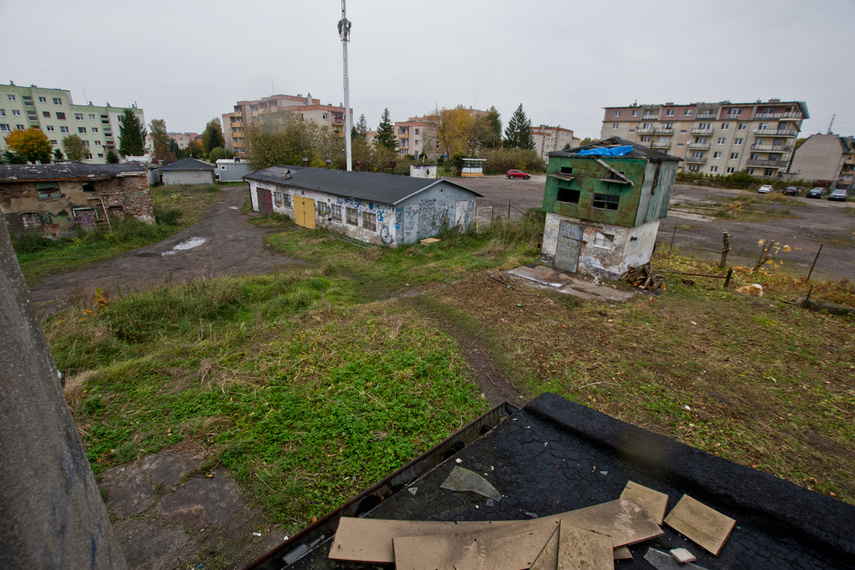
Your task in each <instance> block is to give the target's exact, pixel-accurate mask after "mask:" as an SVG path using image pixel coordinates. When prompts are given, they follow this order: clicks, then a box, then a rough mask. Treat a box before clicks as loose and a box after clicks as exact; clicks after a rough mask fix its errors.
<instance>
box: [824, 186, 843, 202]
mask: <svg viewBox="0 0 855 570" xmlns="http://www.w3.org/2000/svg"><path fill="white" fill-rule="evenodd" d="M828 199H829V200H839V201H840V202H845V201H846V190H844V189H843V188H838V189H837V190H832V191H831V194H829V195H828Z"/></svg>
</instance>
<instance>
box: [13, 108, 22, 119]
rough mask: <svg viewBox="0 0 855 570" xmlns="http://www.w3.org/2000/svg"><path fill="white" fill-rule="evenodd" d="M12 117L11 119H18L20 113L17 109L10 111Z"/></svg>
mask: <svg viewBox="0 0 855 570" xmlns="http://www.w3.org/2000/svg"><path fill="white" fill-rule="evenodd" d="M12 116H13V117H20V116H21V112H20V111H19V110H18V109H12Z"/></svg>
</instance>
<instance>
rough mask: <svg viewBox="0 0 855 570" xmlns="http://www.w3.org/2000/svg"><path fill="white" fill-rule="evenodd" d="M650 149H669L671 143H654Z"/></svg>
mask: <svg viewBox="0 0 855 570" xmlns="http://www.w3.org/2000/svg"><path fill="white" fill-rule="evenodd" d="M650 148H665V149H668V148H671V142H670V141H669V142H661V141H660V142H655V143H652V144H651V145H650Z"/></svg>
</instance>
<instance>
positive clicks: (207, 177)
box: [162, 170, 214, 185]
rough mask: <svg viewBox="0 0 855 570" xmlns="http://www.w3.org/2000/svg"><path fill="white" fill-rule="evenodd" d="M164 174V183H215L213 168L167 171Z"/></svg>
mask: <svg viewBox="0 0 855 570" xmlns="http://www.w3.org/2000/svg"><path fill="white" fill-rule="evenodd" d="M162 174H163V183H164V184H166V185H170V184H213V183H214V171H213V170H185V171H180V170H179V171H177V172H170V171H168V170H167V171H165V172H162Z"/></svg>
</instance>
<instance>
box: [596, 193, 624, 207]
mask: <svg viewBox="0 0 855 570" xmlns="http://www.w3.org/2000/svg"><path fill="white" fill-rule="evenodd" d="M619 203H620V196H613V195H611V194H594V203H593V204H592V206H593V207H594V208H597V209H599V210H617V209H618V204H619Z"/></svg>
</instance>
